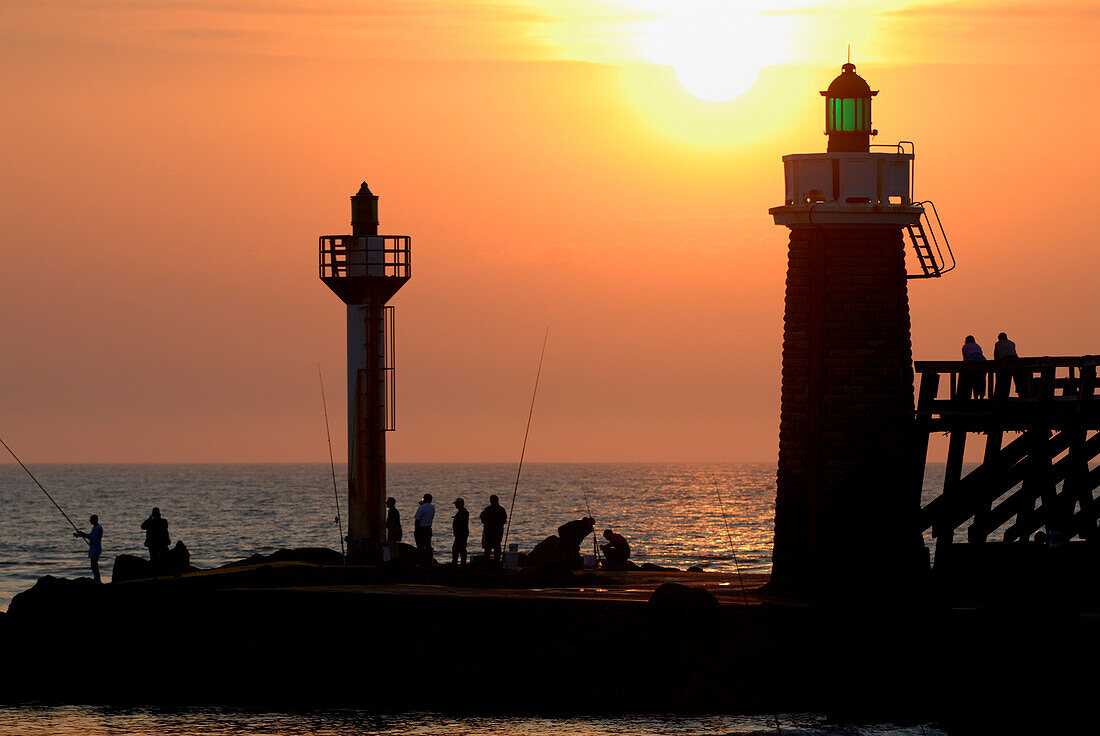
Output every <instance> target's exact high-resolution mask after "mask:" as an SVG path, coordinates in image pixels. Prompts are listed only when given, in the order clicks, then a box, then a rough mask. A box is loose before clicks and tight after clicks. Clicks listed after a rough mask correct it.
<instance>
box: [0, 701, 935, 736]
mask: <svg viewBox="0 0 1100 736" xmlns="http://www.w3.org/2000/svg"><path fill="white" fill-rule="evenodd" d="M138 733H140V734H163V735H164V736H197V735H198V734H202V735H203V736H222V735H223V734H224V735H225V736H238V735H239V736H260V735H261V734H262V735H263V736H306V735H307V734H309V735H310V736H350V735H351V734H394V735H396V734H422V735H423V736H452V735H458V734H468V735H469V736H535V735H536V734H537V735H539V736H541V735H543V734H554V735H555V736H628V735H635V734H636V735H637V736H649V735H651V734H652V735H654V736H655V735H657V734H661V735H668V736H696V735H698V736H704V735H706V736H719V735H720V734H731V735H732V734H737V735H738V736H746V735H759V736H767V735H769V734H788V735H795V734H797V735H799V736H807V735H809V734H815V735H816V734H822V735H827V736H849V735H851V736H856V735H857V734H858V735H861V736H863V735H865V736H872V735H874V736H887V735H888V734H894V735H897V736H901V735H903V734H905V735H909V734H925V735H926V736H940V735H941V734H942V733H943V732H942V731H940V730H938V729H936V728H935V727H933V726H931V725H928V724H924V725H915V726H913V725H909V726H897V725H893V724H877V725H864V724H838V723H829V722H828V721H827V720H826V719H825V718H824V717H823V716H817V715H812V714H795V715H790V714H784V715H779V716H770V715H769V716H724V715H714V716H654V715H651V716H644V715H643V716H617V717H590V718H540V717H537V716H536V717H531V716H528V717H508V716H506V717H453V716H447V715H444V714H439V713H402V714H392V713H391V714H383V713H372V712H364V711H349V710H321V711H310V712H307V713H271V712H255V711H238V710H226V709H220V708H174V709H171V710H164V709H149V708H98V707H91V708H88V707H77V706H64V707H50V708H35V707H7V708H6V707H3V706H0V734H27V735H32V734H33V735H36V736H37V735H38V734H50V735H51V736H54V735H56V736H77V735H79V736H100V735H101V734H102V735H106V734H138Z"/></svg>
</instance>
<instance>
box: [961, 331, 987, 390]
mask: <svg viewBox="0 0 1100 736" xmlns="http://www.w3.org/2000/svg"><path fill="white" fill-rule="evenodd" d="M962 354H963V361H964V362H967V363H970V362H978V361H981V362H983V363H984V362H985V355H984V354H982V346H981V345H979V344H978V342H977V341H976V340H975V339H974V336H973V335H967V336H966V340H965V341H964V342H963V346H962ZM977 368H978V366H974V369H971V370H963V371H961V372H960V373H959V390H958V398H960V399H969V398H971V396H973V398H975V399H981V398H985V371H978V370H977Z"/></svg>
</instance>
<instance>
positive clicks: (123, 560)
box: [111, 541, 198, 583]
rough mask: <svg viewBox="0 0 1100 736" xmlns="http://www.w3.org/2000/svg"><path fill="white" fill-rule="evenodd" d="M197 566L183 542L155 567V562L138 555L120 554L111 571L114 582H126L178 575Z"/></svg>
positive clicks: (192, 570)
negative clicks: (194, 564)
mask: <svg viewBox="0 0 1100 736" xmlns="http://www.w3.org/2000/svg"><path fill="white" fill-rule="evenodd" d="M195 570H198V568H197V567H194V566H192V565H191V552H190V551H189V550H188V549H187V545H185V544H184V543H183V542H178V541H177V542H176V546H175V547H173V548H172V549H170V550H168V554H167V556H165V558H164V560H163V561H162V562H161V563H160V564H159V565H157V568H156V569H155V570H154V569H153V563H152V562H150V561H149V560H147V559H145V558H144V557H138V556H137V555H119V556H118V557H116V558H115V566H114V569H113V570H112V572H111V582H112V583H124V582H126V581H127V580H145V579H148V578H152V577H157V576H159V577H176V576H179V575H182V574H183V573H185V572H194V571H195Z"/></svg>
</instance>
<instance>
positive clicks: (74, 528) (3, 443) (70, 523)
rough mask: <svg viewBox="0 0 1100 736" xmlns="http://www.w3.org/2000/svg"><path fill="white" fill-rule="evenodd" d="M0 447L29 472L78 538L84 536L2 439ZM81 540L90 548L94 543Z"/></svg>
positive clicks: (86, 539) (85, 539)
mask: <svg viewBox="0 0 1100 736" xmlns="http://www.w3.org/2000/svg"><path fill="white" fill-rule="evenodd" d="M0 445H3V446H4V449H5V450H7V451H8V453H9V454H10V455H11V456H12V457H14V458H15V462H17V463H19V467H21V468H23V470H25V471H27V475H29V476H30V477H31V480H33V481H34V483H35V485H37V486H38V487H39V488H40V489H42V492H43V493H45V494H46V498H48V499H50V503H52V504H53V505H54V508H56V509H57V510H58V511H60V512H61V515H62V516H64V517H65V521H67V522H69V526H71V527H72V528H73V531H74V532H76V533H77V536H81V535H82V534H83V532H81V531H80V530H79V529H77V527H76V524H74V523H73V520H72V519H70V518H69V515H68V514H66V513H65V509H63V508H61V507H60V506H58V505H57V501H54V500H53V496H51V495H50V492H49V491H47V490H46V486H44V485H42V484H41V483H39V482H38V478H35V477H34V473H32V472H31V469H30V468H28V467H27V466H26V465H24V464H23V461H22V460H20V459H19V456H18V455H16V454H15V452H14V451H13V450H12V449H11V448H10V447H8V443H7V442H4V440H3V439H2V438H0ZM81 538H82V539H83V540H84V541H85V542H87V543H88V546H91V544H92V542H91V540H90V539H88V538H87V537H84V536H81Z"/></svg>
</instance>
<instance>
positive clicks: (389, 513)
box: [386, 496, 401, 560]
mask: <svg viewBox="0 0 1100 736" xmlns="http://www.w3.org/2000/svg"><path fill="white" fill-rule="evenodd" d="M400 541H401V512H400V511H398V510H397V499H396V498H394V497H393V496H390V497H389V498H387V499H386V544H387V545H388V546H389V548H390V559H391V560H396V559H397V543H398V542H400Z"/></svg>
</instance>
